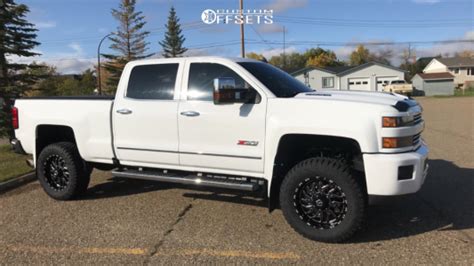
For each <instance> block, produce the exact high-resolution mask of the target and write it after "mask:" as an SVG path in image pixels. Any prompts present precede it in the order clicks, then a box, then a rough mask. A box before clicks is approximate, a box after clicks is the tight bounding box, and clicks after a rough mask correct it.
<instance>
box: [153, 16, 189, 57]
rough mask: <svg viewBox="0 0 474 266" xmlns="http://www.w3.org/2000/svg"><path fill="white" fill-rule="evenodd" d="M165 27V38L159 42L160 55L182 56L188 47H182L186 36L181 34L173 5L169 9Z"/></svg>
mask: <svg viewBox="0 0 474 266" xmlns="http://www.w3.org/2000/svg"><path fill="white" fill-rule="evenodd" d="M165 27H166V29H167V31H166V33H165V39H164V40H163V41H162V42H160V45H161V47H163V53H162V55H163V56H164V57H167V58H168V57H180V56H182V55H183V54H184V53H185V52H186V51H187V50H188V49H187V48H184V47H183V43H184V41H185V40H186V38H184V36H183V35H182V34H181V25H180V24H179V18H178V17H177V16H176V11H175V9H174V7H171V9H170V14H169V16H168V23H167V24H166V25H165Z"/></svg>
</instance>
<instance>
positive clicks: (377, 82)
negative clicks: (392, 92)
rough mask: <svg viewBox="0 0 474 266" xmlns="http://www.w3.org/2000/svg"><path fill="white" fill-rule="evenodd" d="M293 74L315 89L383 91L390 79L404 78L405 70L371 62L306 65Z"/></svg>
mask: <svg viewBox="0 0 474 266" xmlns="http://www.w3.org/2000/svg"><path fill="white" fill-rule="evenodd" d="M292 75H293V76H294V77H295V78H296V79H298V80H300V81H302V82H304V83H305V84H306V85H307V86H309V87H311V88H315V89H334V90H365V91H382V90H383V84H384V83H388V81H390V80H403V79H404V77H405V71H404V70H401V69H399V68H396V67H392V66H388V65H384V64H380V63H377V62H369V63H365V64H362V65H360V66H338V67H322V68H321V67H306V68H303V69H301V70H298V71H296V72H294V73H292Z"/></svg>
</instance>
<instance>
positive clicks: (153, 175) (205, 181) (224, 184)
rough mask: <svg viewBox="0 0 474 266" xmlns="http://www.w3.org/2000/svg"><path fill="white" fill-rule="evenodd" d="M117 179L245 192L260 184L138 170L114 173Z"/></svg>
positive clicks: (253, 189)
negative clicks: (123, 178) (143, 180)
mask: <svg viewBox="0 0 474 266" xmlns="http://www.w3.org/2000/svg"><path fill="white" fill-rule="evenodd" d="M112 175H113V176H115V177H125V178H134V179H145V180H151V181H161V182H169V183H179V184H187V185H199V186H208V187H218V188H227V189H235V190H243V191H256V190H257V189H258V188H259V187H260V184H259V183H257V182H251V181H248V180H228V179H224V178H209V177H205V176H201V175H194V174H190V175H186V176H183V175H179V174H172V173H166V171H165V172H160V171H156V172H154V171H138V170H117V171H112Z"/></svg>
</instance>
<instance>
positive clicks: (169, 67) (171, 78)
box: [127, 64, 178, 100]
mask: <svg viewBox="0 0 474 266" xmlns="http://www.w3.org/2000/svg"><path fill="white" fill-rule="evenodd" d="M177 72H178V64H159V65H143V66H136V67H134V68H133V69H132V73H131V74H130V79H129V81H128V88H127V97H129V98H134V99H159V100H172V99H173V95H174V86H175V83H176V74H177Z"/></svg>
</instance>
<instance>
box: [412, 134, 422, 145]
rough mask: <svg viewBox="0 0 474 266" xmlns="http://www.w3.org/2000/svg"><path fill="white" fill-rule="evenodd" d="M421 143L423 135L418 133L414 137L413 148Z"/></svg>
mask: <svg viewBox="0 0 474 266" xmlns="http://www.w3.org/2000/svg"><path fill="white" fill-rule="evenodd" d="M420 141H421V133H418V134H416V135H414V136H413V146H418V144H420Z"/></svg>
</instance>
